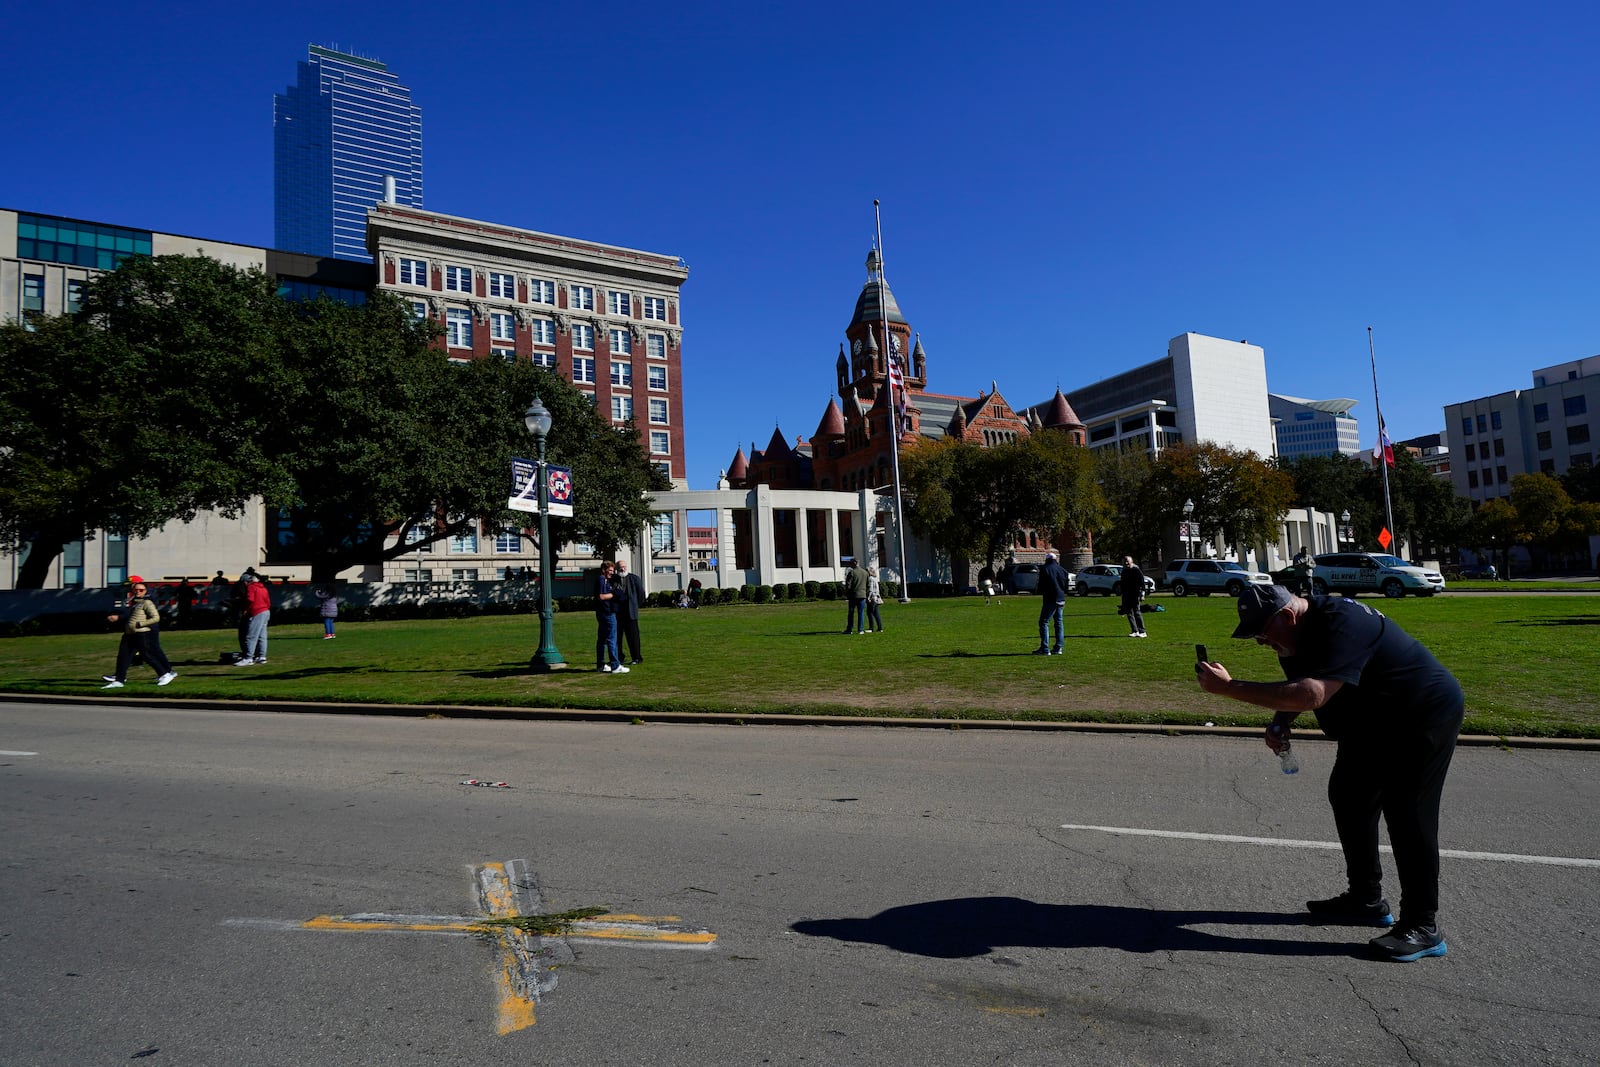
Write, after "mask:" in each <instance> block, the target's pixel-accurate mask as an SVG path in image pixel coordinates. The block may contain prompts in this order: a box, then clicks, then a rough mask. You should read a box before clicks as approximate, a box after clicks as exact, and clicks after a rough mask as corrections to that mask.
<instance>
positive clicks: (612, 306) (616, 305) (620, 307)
mask: <svg viewBox="0 0 1600 1067" xmlns="http://www.w3.org/2000/svg"><path fill="white" fill-rule="evenodd" d="M606 313H607V314H608V315H632V314H633V298H632V297H630V296H629V295H628V294H627V293H619V292H617V291H616V290H615V289H608V290H606Z"/></svg>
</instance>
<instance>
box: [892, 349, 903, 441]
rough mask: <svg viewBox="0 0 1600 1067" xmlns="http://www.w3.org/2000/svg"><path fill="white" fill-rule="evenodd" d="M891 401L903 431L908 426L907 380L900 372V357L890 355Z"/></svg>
mask: <svg viewBox="0 0 1600 1067" xmlns="http://www.w3.org/2000/svg"><path fill="white" fill-rule="evenodd" d="M889 402H890V403H891V404H892V405H894V410H895V415H896V416H897V417H898V420H899V424H900V426H901V428H902V429H901V432H902V433H904V432H905V429H904V428H905V426H906V380H905V378H904V377H903V376H902V375H901V373H900V357H899V356H896V355H891V356H890V357H889Z"/></svg>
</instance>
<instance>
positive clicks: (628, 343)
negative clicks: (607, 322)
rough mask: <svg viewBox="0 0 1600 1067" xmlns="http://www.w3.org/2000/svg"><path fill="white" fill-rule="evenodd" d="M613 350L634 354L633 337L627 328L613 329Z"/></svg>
mask: <svg viewBox="0 0 1600 1067" xmlns="http://www.w3.org/2000/svg"><path fill="white" fill-rule="evenodd" d="M611 351H613V352H615V353H617V354H618V355H632V354H633V338H632V337H629V336H628V331H627V330H612V331H611Z"/></svg>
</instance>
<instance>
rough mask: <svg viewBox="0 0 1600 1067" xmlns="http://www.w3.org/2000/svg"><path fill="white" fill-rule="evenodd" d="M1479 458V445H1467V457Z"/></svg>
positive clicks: (1470, 458)
mask: <svg viewBox="0 0 1600 1067" xmlns="http://www.w3.org/2000/svg"><path fill="white" fill-rule="evenodd" d="M1477 458H1478V446H1477V445H1473V444H1469V445H1467V459H1469V460H1473V459H1477Z"/></svg>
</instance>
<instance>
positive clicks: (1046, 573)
mask: <svg viewBox="0 0 1600 1067" xmlns="http://www.w3.org/2000/svg"><path fill="white" fill-rule="evenodd" d="M1071 588H1072V576H1071V575H1070V574H1068V573H1067V569H1066V568H1065V567H1063V566H1062V565H1061V563H1060V561H1059V560H1057V559H1056V554H1055V553H1054V552H1051V553H1050V554H1048V555H1046V556H1045V557H1044V566H1042V567H1040V568H1039V647H1038V648H1036V649H1034V650H1033V654H1034V655H1035V656H1059V655H1061V612H1062V609H1063V608H1065V607H1066V604H1067V591H1068V590H1069V589H1071ZM1052 622H1053V623H1054V624H1055V628H1056V643H1055V647H1054V648H1052V647H1051V646H1050V642H1049V635H1050V624H1051V623H1052Z"/></svg>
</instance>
